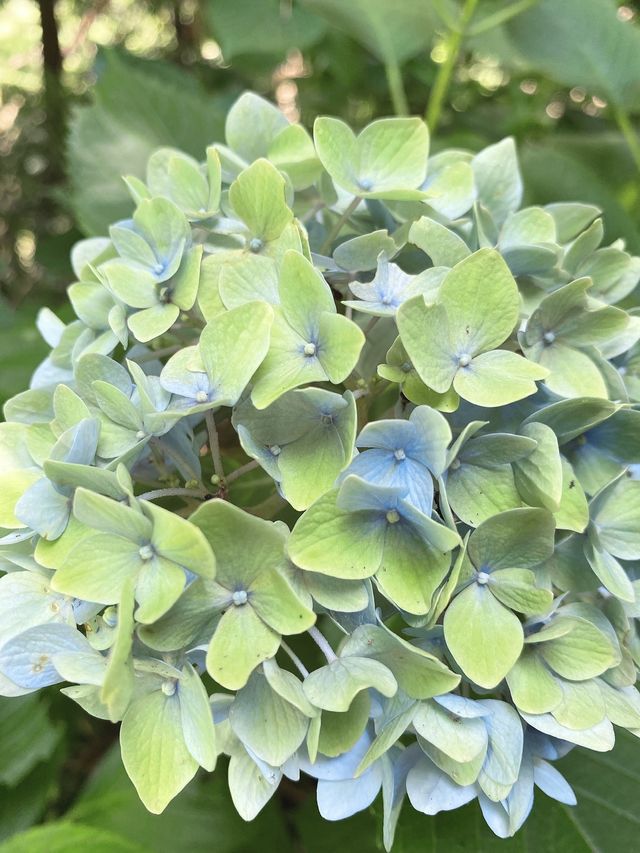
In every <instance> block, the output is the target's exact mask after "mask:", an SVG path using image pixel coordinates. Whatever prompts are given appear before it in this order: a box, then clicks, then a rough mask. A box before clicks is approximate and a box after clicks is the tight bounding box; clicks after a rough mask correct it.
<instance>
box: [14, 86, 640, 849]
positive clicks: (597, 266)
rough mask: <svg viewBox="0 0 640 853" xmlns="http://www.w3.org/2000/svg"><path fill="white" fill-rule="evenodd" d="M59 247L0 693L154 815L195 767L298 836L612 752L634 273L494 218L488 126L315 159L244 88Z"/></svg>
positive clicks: (582, 212)
mask: <svg viewBox="0 0 640 853" xmlns="http://www.w3.org/2000/svg"><path fill="white" fill-rule="evenodd" d="M126 180H127V184H128V186H129V189H130V191H131V195H132V198H133V204H132V208H134V210H133V213H132V218H131V219H129V220H126V221H122V222H118V223H116V224H115V225H113V227H112V228H111V229H110V233H109V236H108V237H104V238H90V239H87V240H84V241H82V242H81V243H80V244H78V245H77V246H76V247H75V248H74V250H73V254H72V261H73V267H74V271H75V275H76V277H77V281H76V282H75V283H73V284H71V286H70V287H69V299H70V301H71V304H72V306H73V309H74V311H75V315H76V319H75V320H73V322H71V323H69V324H65V323H63V322H62V321H61V320H59V319H58V318H57V317H56V316H55V315H54V314H53V313H52V312H50V311H48V310H44V311H43V312H42V313H41V314H40V317H39V320H38V326H39V329H40V332H41V333H42V335H43V336H44V338H45V339H46V341H47V343H48V344H49V345H50V347H51V352H50V355H49V356H48V358H47V359H46V360H45V361H44V362H43V363H42V364H41V365H40V366H39V367H38V369H37V370H36V371H35V374H34V376H33V379H32V382H31V387H30V388H29V389H28V390H26V391H24V392H23V393H21V394H18V395H17V396H16V397H14V398H13V399H11V400H10V401H9V402H8V403H7V404H6V407H5V418H6V422H5V423H3V424H1V425H0V466H1V468H0V470H1V484H2V487H1V489H0V526H1V527H2V535H1V538H0V558H1V563H0V568H1V569H2V571H3V572H4V575H3V576H2V578H1V579H0V694H1V695H4V696H19V695H22V694H26V693H29V692H32V691H35V690H38V689H39V688H42V687H46V686H49V685H54V684H60V683H63V682H66V686H64V687H63V688H62V692H63V693H64V694H66V695H67V696H68V697H69V698H70V699H72V700H74V701H75V702H77V703H78V704H79V705H81V706H82V707H83V708H84V709H85V710H86V711H87V712H88V713H89V714H93V715H94V716H96V717H99V718H103V719H108V720H111V721H114V722H115V721H121V727H120V742H121V748H122V758H123V761H124V765H125V767H126V769H127V772H128V773H129V776H130V777H131V779H132V780H133V783H134V784H135V786H136V788H137V790H138V792H139V795H140V797H141V799H142V800H143V802H144V803H145V805H146V806H147V808H148V809H150V810H151V811H153V812H160V811H162V810H163V809H164V808H165V806H166V805H167V804H168V803H169V802H170V801H171V799H172V798H173V797H174V796H175V795H176V794H177V793H178V792H179V791H180V790H181V789H182V788H183V787H184V786H185V785H186V784H187V783H188V782H189V781H190V780H191V779H192V778H193V776H194V775H195V773H196V772H197V770H198V768H199V767H202V768H204V769H205V770H207V771H212V770H213V769H214V766H215V764H216V760H217V757H218V756H219V755H220V754H225V755H227V756H229V762H228V779H229V787H230V790H231V794H232V797H233V801H234V803H235V805H236V807H237V809H238V811H239V813H240V814H241V815H242V816H243V817H244V818H246V819H251V818H252V817H254V816H255V815H256V814H257V813H258V812H259V811H260V810H261V809H262V807H263V806H264V805H265V804H266V803H267V801H268V800H269V799H270V797H272V796H273V795H274V793H275V792H276V790H277V788H278V785H279V782H280V780H281V778H282V777H283V776H286V777H287V778H288V779H291V780H298V779H299V778H300V775H301V774H306V775H308V776H311V777H313V778H315V779H317V780H318V782H317V798H318V805H319V809H320V811H321V813H322V815H323V816H324V817H326V818H327V819H329V820H337V819H340V818H344V817H347V816H349V815H350V814H353V813H354V812H356V811H358V810H361V809H365V808H367V807H368V806H369V805H370V804H371V803H372V802H373V801H374V799H375V798H376V797H377V796H378V794H379V792H380V791H382V802H383V806H384V834H385V844H386V845H387V847H388V848H390V846H391V844H392V843H393V834H394V828H395V823H396V821H397V818H398V815H399V812H400V808H401V805H402V803H403V801H404V800H405V798H408V800H409V802H410V804H411V806H413V808H414V809H417V810H418V811H420V812H424V813H425V814H428V815H433V814H436V813H437V812H439V811H441V810H447V809H455V808H457V807H458V806H461V805H463V804H464V803H467V802H469V801H471V800H473V799H477V800H478V802H479V805H480V808H481V809H482V813H483V815H484V818H485V820H486V821H487V823H488V824H489V826H490V827H491V829H492V830H493V831H494V832H495V833H496V834H497V835H499V836H501V837H506V836H510V835H512V834H513V833H515V832H516V831H517V830H518V828H519V827H520V826H521V825H522V823H523V822H524V820H525V819H526V817H527V815H528V813H529V811H530V809H531V807H532V804H533V797H534V787H535V786H537V787H539V788H540V789H542V790H543V791H544V792H545V793H546V794H548V795H549V796H551V797H554V798H556V799H557V800H560V801H561V802H563V803H569V804H570V803H573V802H574V795H573V792H572V790H571V788H570V787H569V785H568V784H567V783H566V781H565V780H564V779H563V777H562V776H561V774H560V773H559V772H558V770H557V769H556V768H555V766H554V764H553V763H552V762H554V761H555V760H556V759H558V758H561V757H562V756H563V755H564V754H565V753H566V752H567V751H568V750H570V749H571V748H572V747H573V746H574V745H578V746H580V747H584V748H587V749H592V750H596V751H606V750H609V749H611V748H612V746H613V743H614V729H613V726H614V725H617V726H622V727H624V728H626V729H628V730H630V731H632V732H634V733H638V731H640V694H639V693H638V691H637V690H636V688H635V686H634V685H635V681H636V675H637V672H636V669H637V666H638V665H639V664H640V641H639V639H638V634H637V629H636V619H637V618H638V617H640V598H639V597H638V594H639V592H640V581H639V580H638V578H640V569H639V565H640V564H639V563H638V561H639V560H640V481H638V480H636V479H634V476H633V473H634V470H637V469H634V466H635V465H637V463H638V462H640V410H639V404H640V344H639V343H638V342H639V341H640V316H638V314H639V312H638V308H637V307H634V306H637V304H638V303H637V301H634V293H637V291H636V285H637V283H638V280H639V278H640V259H638V258H636V257H632V256H630V255H629V254H627V253H626V252H625V250H624V246H623V245H622V243H621V242H620V241H617V242H614V243H613V244H611V245H607V246H603V247H602V246H601V243H602V240H603V225H602V221H601V219H600V218H599V211H598V210H597V208H595V207H593V206H591V205H586V204H578V203H566V204H552V205H547V206H546V207H525V208H521V200H522V182H521V178H520V173H519V169H518V163H517V158H516V152H515V148H514V144H513V141H512V140H510V139H506V140H504V141H502V142H500V143H498V144H497V145H492V146H490V147H488V148H485V149H484V150H483V151H481V152H480V153H479V154H476V155H472V154H470V153H468V152H466V151H462V150H449V151H442V152H440V153H438V154H436V155H435V156H429V135H428V131H427V127H426V126H425V124H424V123H423V122H422V121H420V120H419V119H417V118H396V119H383V120H379V121H375V122H373V123H372V124H370V125H369V126H368V127H366V128H365V129H364V130H363V131H362V132H361V133H360V135H359V136H356V135H354V134H353V133H352V131H351V130H350V129H349V128H348V127H347V126H346V125H345V124H344V123H343V122H341V121H338V120H336V119H331V118H319V119H318V120H317V121H316V123H315V127H314V133H313V138H312V137H311V136H310V135H309V134H308V133H307V132H306V131H305V130H304V129H303V128H302V127H301V126H298V125H292V124H289V123H288V122H287V120H286V119H285V118H284V117H283V116H282V115H281V114H280V112H279V111H278V110H276V108H275V107H273V106H272V105H270V104H269V103H267V102H266V101H264V100H262V99H261V98H259V97H257V96H256V95H253V94H245V95H243V96H242V97H241V98H240V99H239V100H238V101H237V102H236V103H235V105H234V106H233V107H232V109H231V111H230V113H229V116H228V119H227V126H226V142H225V144H212V145H211V146H210V148H208V149H207V151H206V156H205V160H204V162H203V163H199V162H196V161H195V160H194V159H192V158H191V157H189V156H187V155H185V154H182V153H181V152H179V151H175V150H170V149H160V150H159V151H157V152H156V153H154V154H153V156H152V157H151V158H150V160H149V163H148V168H147V174H146V178H145V180H144V181H142V180H140V179H138V178H133V177H130V178H127V179H126Z"/></svg>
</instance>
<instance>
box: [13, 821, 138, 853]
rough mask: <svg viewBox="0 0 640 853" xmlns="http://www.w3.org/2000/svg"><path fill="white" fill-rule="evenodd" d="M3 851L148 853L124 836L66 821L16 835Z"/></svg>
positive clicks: (25, 852)
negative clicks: (85, 850) (84, 850)
mask: <svg viewBox="0 0 640 853" xmlns="http://www.w3.org/2000/svg"><path fill="white" fill-rule="evenodd" d="M0 849H1V850H2V853H69V851H71V850H82V849H90V850H91V851H92V853H145V851H146V850H148V848H145V847H142V846H141V845H139V844H135V843H134V842H132V841H129V840H128V839H127V838H126V836H124V835H115V834H114V833H113V832H105V831H104V830H96V829H94V828H93V827H91V826H83V825H81V824H77V823H70V822H68V821H66V820H62V821H56V822H54V823H48V824H45V825H44V826H37V827H35V829H30V830H28V831H27V832H24V833H21V834H20V835H16V836H14V837H13V838H12V839H11V840H10V841H7V842H5V843H4V844H3V845H2V847H1V848H0Z"/></svg>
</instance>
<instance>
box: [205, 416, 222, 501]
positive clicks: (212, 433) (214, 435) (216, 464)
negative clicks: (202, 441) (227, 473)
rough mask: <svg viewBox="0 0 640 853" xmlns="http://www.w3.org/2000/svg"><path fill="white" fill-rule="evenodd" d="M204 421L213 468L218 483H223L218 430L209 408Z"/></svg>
mask: <svg viewBox="0 0 640 853" xmlns="http://www.w3.org/2000/svg"><path fill="white" fill-rule="evenodd" d="M205 422H206V424H207V433H208V434H209V450H210V452H211V458H212V459H213V470H214V471H215V474H216V476H217V477H218V479H219V483H220V485H222V484H223V483H224V467H223V465H222V456H221V455H220V442H219V440H218V430H217V429H216V422H215V418H214V417H213V412H212V411H211V410H209V411H208V412H207V413H206V415H205Z"/></svg>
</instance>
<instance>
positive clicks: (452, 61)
mask: <svg viewBox="0 0 640 853" xmlns="http://www.w3.org/2000/svg"><path fill="white" fill-rule="evenodd" d="M477 5H478V0H465V4H464V6H463V7H462V12H461V14H460V21H459V23H458V26H457V27H456V29H455V30H451V32H450V33H449V36H448V38H447V41H446V49H447V58H446V60H445V61H444V62H443V64H442V65H441V66H440V68H439V69H438V74H437V76H436V81H435V83H434V84H433V89H432V90H431V97H430V98H429V105H428V107H427V112H426V116H425V118H426V121H427V124H428V126H429V130H430V131H431V133H435V130H436V128H437V126H438V123H439V121H440V115H441V113H442V105H443V104H444V99H445V97H446V94H447V91H448V89H449V84H450V82H451V77H452V75H453V69H454V68H455V65H456V62H457V60H458V55H459V53H460V48H461V47H462V40H463V38H464V35H465V33H466V31H467V27H468V26H469V24H470V23H471V19H472V17H473V13H474V12H475V10H476V6H477Z"/></svg>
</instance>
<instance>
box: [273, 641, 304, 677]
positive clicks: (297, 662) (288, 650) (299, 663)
mask: <svg viewBox="0 0 640 853" xmlns="http://www.w3.org/2000/svg"><path fill="white" fill-rule="evenodd" d="M280 647H281V648H282V651H283V652H286V654H288V655H289V657H290V658H291V660H292V662H293V664H294V666H295V668H296V669H297V670H298V672H299V673H300V675H301V676H302V677H303V678H306V677H307V676H308V675H309V670H308V669H307V668H306V666H305V665H304V664H303V663H302V661H301V660H300V658H299V657H298V655H297V654H296V653H295V652H294V651H293V649H292V648H291V646H288V645H287V644H286V643H285V641H284V640H282V641H281V642H280Z"/></svg>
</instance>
